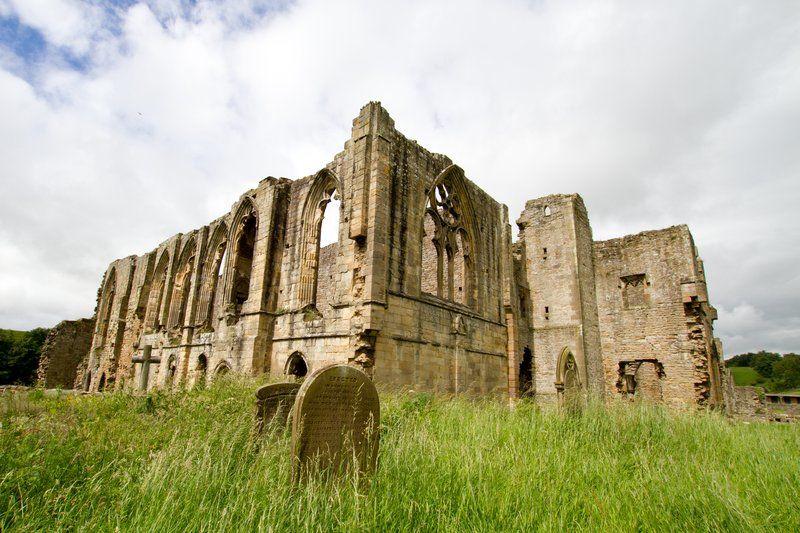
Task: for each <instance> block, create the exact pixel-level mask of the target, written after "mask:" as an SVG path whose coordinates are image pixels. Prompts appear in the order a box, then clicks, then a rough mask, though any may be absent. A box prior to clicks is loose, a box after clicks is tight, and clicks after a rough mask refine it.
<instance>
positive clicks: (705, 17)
mask: <svg viewBox="0 0 800 533" xmlns="http://www.w3.org/2000/svg"><path fill="white" fill-rule="evenodd" d="M371 100H378V101H380V102H381V103H382V104H383V106H384V107H385V108H386V109H387V110H388V111H389V113H390V114H391V115H392V118H394V120H395V123H396V126H397V128H398V129H399V130H400V131H401V132H403V133H404V134H405V135H406V136H408V137H410V138H414V139H416V140H418V141H419V142H420V143H421V144H422V145H423V146H425V147H426V148H428V149H429V150H431V151H434V152H439V153H445V154H447V155H448V156H450V157H451V158H452V159H453V160H454V162H456V163H457V164H458V165H459V166H461V167H462V168H464V169H465V171H466V174H467V176H468V177H469V178H470V179H471V180H472V181H474V182H475V183H476V184H478V185H479V186H480V187H482V188H483V189H484V190H486V191H487V192H489V193H490V194H491V195H492V196H493V197H494V198H496V199H497V200H499V201H500V202H503V203H505V204H506V205H508V207H509V210H510V213H511V217H512V218H511V222H512V224H513V222H514V220H515V218H516V217H517V216H518V215H519V213H520V212H521V210H522V208H523V205H524V202H525V200H526V199H531V198H537V197H540V196H544V195H546V194H551V193H573V192H577V193H580V194H581V195H582V197H583V199H584V201H585V203H586V206H587V208H588V210H589V216H590V220H591V223H592V227H593V231H594V238H595V239H596V240H603V239H609V238H614V237H619V236H622V235H625V234H629V233H637V232H639V231H643V230H647V229H656V228H662V227H667V226H670V225H675V224H683V223H685V224H688V225H689V227H690V229H691V231H692V233H693V235H694V239H695V243H696V244H697V246H698V247H699V250H700V253H701V255H702V257H703V259H704V260H705V267H706V274H707V277H708V283H709V294H710V298H711V301H712V303H713V304H714V305H715V306H716V308H717V309H718V311H719V320H718V321H717V323H716V329H715V331H716V334H717V335H718V336H719V337H720V338H721V339H722V341H723V344H724V347H725V352H726V354H727V355H732V354H735V353H741V352H744V351H751V350H760V349H766V350H772V351H779V352H789V351H794V352H800V223H798V207H800V3H798V2H796V1H794V0H787V1H783V2H782V1H778V0H769V1H756V0H753V1H750V2H737V1H734V0H718V1H713V0H709V1H703V2H697V1H696V0H685V1H684V0H666V1H652V2H634V1H613V0H605V1H580V0H576V1H563V0H562V1H539V0H537V1H523V0H494V1H492V2H486V1H474V0H460V1H437V0H423V1H417V0H406V1H402V2H383V1H379V0H364V1H361V0H343V1H336V0H307V1H298V2H289V1H266V0H264V1H259V0H253V1H247V0H231V1H229V2H209V1H203V0H197V1H191V2H178V1H175V2H170V1H166V0H152V1H147V2H135V1H132V0H124V1H122V0H118V1H116V2H109V1H100V0H86V1H82V2H81V1H77V0H0V328H12V329H29V328H33V327H37V326H45V327H49V326H53V325H55V324H56V323H58V322H59V321H61V320H63V319H75V318H79V317H86V316H91V314H92V313H93V309H94V305H95V300H96V295H97V288H98V286H99V284H100V281H101V279H102V275H103V272H104V271H105V269H106V267H107V265H108V264H109V263H110V262H111V261H112V260H113V259H115V258H120V257H125V256H128V255H132V254H142V253H145V252H147V251H150V250H152V249H153V248H154V247H155V246H156V245H157V244H158V243H160V242H162V241H163V240H165V239H166V238H168V237H169V236H171V235H173V234H175V233H178V232H186V231H189V230H192V229H194V228H197V227H200V226H202V225H204V224H206V223H208V222H209V221H211V220H213V219H214V218H216V217H218V216H220V215H222V214H223V213H225V212H227V211H228V210H229V209H230V207H231V206H232V204H233V203H234V202H235V201H236V200H237V199H238V197H239V195H241V194H242V193H243V192H244V191H246V190H247V189H250V188H252V187H255V186H256V185H257V183H258V181H259V180H260V179H261V178H264V177H266V176H276V177H279V176H282V177H290V178H298V177H302V176H306V175H309V174H312V173H314V172H315V171H317V170H318V169H320V168H321V167H322V166H324V165H325V164H326V163H327V162H328V161H330V160H331V159H332V158H333V156H334V155H335V154H336V153H337V152H339V151H340V150H341V149H342V146H343V143H344V142H345V141H346V140H347V139H348V138H349V136H350V127H351V123H352V119H353V118H354V117H355V116H357V115H358V112H359V110H360V108H361V107H362V106H363V105H364V104H366V103H367V102H369V101H371Z"/></svg>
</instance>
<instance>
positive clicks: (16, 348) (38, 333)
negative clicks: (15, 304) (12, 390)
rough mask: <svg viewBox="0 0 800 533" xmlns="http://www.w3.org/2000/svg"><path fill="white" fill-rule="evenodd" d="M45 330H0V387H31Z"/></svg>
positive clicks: (34, 379)
mask: <svg viewBox="0 0 800 533" xmlns="http://www.w3.org/2000/svg"><path fill="white" fill-rule="evenodd" d="M49 332H50V330H49V329H47V328H36V329H32V330H31V331H14V330H10V329H0V385H33V384H34V383H35V382H36V369H37V368H38V367H39V356H40V355H41V354H42V345H43V344H44V339H45V337H47V334H48V333H49Z"/></svg>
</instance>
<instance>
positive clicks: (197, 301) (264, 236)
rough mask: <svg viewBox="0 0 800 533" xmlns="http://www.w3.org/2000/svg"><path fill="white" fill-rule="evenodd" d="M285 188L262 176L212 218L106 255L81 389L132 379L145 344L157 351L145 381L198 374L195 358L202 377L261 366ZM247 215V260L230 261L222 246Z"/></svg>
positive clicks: (167, 382) (168, 382)
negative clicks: (134, 252)
mask: <svg viewBox="0 0 800 533" xmlns="http://www.w3.org/2000/svg"><path fill="white" fill-rule="evenodd" d="M287 187H288V180H275V179H273V178H269V179H266V180H262V182H261V183H260V184H259V187H257V188H256V189H254V190H251V191H248V192H247V193H245V194H244V195H243V196H242V197H241V198H240V200H239V201H238V202H237V203H236V204H235V205H234V206H233V209H232V210H231V212H230V213H229V214H228V215H225V216H223V217H221V218H219V219H217V220H215V221H214V222H212V223H211V224H209V225H208V226H204V227H202V228H200V229H198V230H193V231H191V232H189V233H187V234H177V235H175V236H173V237H170V238H169V239H167V240H166V241H164V242H163V243H162V244H160V245H159V246H158V247H157V248H156V249H155V250H153V251H151V252H149V253H147V254H144V255H142V256H138V257H137V256H131V257H128V258H125V259H120V260H117V261H114V262H112V263H111V265H110V266H109V268H108V270H107V271H106V274H105V276H104V280H103V283H102V285H101V288H100V290H99V292H98V306H97V317H98V323H97V326H96V328H95V332H94V335H93V341H92V347H91V350H90V353H89V356H88V357H87V359H86V361H85V363H84V364H82V365H81V369H80V375H79V376H78V378H77V380H76V382H77V383H79V384H80V386H81V387H82V388H85V389H87V390H102V389H106V390H107V389H108V388H109V387H128V388H138V386H139V385H138V384H139V383H140V382H141V372H142V365H141V364H136V363H135V361H134V360H135V358H141V356H142V353H143V351H144V347H145V346H151V347H152V352H151V353H152V357H153V360H152V364H151V365H150V367H149V371H148V379H147V380H146V381H147V386H148V388H149V387H152V386H172V385H177V384H179V383H181V382H187V381H188V382H189V383H192V382H194V381H196V380H197V379H199V378H200V377H201V376H200V375H199V370H198V366H200V367H204V368H202V374H203V376H202V378H203V379H204V378H205V374H207V373H208V374H212V372H213V371H214V370H219V369H223V370H227V369H231V370H239V371H243V372H247V373H252V372H262V371H264V368H265V366H266V363H265V361H268V357H267V354H268V351H269V342H268V340H267V339H265V333H266V332H267V331H268V330H269V328H268V322H269V321H270V320H271V317H269V316H268V315H267V308H268V307H269V306H270V305H271V306H273V307H274V304H275V301H274V299H272V300H271V299H270V298H269V297H268V294H269V293H272V292H274V291H272V288H273V286H274V285H275V281H274V278H275V277H276V275H275V272H274V271H275V268H274V263H273V249H274V248H276V247H277V246H276V245H280V244H281V241H280V238H277V239H276V235H282V233H283V227H282V223H283V219H284V214H285V206H283V204H285V201H284V197H285V189H287ZM244 212H246V214H245V215H243V213H244ZM246 216H252V217H253V218H254V220H256V222H255V223H254V231H253V233H254V239H253V243H252V247H253V253H252V259H251V260H247V261H240V263H236V261H235V254H234V253H225V255H224V256H222V257H221V255H222V252H223V251H224V250H225V248H226V246H227V245H228V244H229V243H231V242H233V241H234V240H235V239H236V238H237V236H238V235H239V234H240V233H241V232H240V230H241V228H240V227H237V226H236V224H239V223H241V222H242V220H243V218H245V217H246ZM276 226H277V227H278V229H276ZM227 248H228V249H230V248H232V247H231V246H227ZM228 251H230V250H228ZM241 264H245V265H246V267H247V269H248V271H249V283H248V284H247V286H248V287H249V297H248V298H247V300H246V301H244V302H243V303H241V304H235V303H233V302H232V295H233V291H234V288H233V287H234V283H235V282H236V281H237V279H236V275H235V272H236V268H237V265H239V266H240V265H241ZM215 267H216V268H217V270H214V269H215ZM240 277H241V276H240ZM270 333H271V332H270ZM201 356H202V359H204V360H205V363H204V365H200V361H201ZM254 369H255V370H254Z"/></svg>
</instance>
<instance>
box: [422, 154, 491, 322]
mask: <svg viewBox="0 0 800 533" xmlns="http://www.w3.org/2000/svg"><path fill="white" fill-rule="evenodd" d="M422 224H423V230H422V234H423V238H422V241H423V242H422V265H423V272H422V276H421V279H420V291H421V292H425V293H428V294H432V295H434V296H437V297H439V298H442V299H445V300H450V301H453V302H457V303H460V304H463V305H466V306H468V307H473V308H475V307H476V306H477V295H476V293H477V283H476V281H475V272H476V271H477V269H476V268H475V253H474V250H475V235H476V231H475V223H474V215H473V209H472V204H471V201H470V197H469V193H468V191H467V187H466V185H465V183H464V173H463V171H462V170H461V169H460V168H459V167H457V166H456V165H451V166H449V167H448V168H447V169H445V170H444V171H443V172H442V173H441V174H440V175H439V176H438V177H437V178H436V179H435V180H434V182H433V184H432V185H431V188H430V189H429V190H428V197H427V203H426V205H425V213H424V216H423V221H422Z"/></svg>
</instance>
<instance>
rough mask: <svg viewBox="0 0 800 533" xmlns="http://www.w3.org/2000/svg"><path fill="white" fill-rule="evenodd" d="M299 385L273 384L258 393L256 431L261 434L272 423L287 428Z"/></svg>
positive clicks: (260, 389)
mask: <svg viewBox="0 0 800 533" xmlns="http://www.w3.org/2000/svg"><path fill="white" fill-rule="evenodd" d="M298 390H300V384H299V383H272V384H270V385H264V386H263V387H259V389H258V390H257V391H256V431H257V432H258V433H261V432H262V431H263V430H264V428H265V427H266V426H268V425H269V424H270V423H275V424H280V425H281V426H286V421H287V420H288V418H289V413H290V412H291V410H292V406H293V405H294V400H295V397H296V396H297V391H298Z"/></svg>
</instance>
